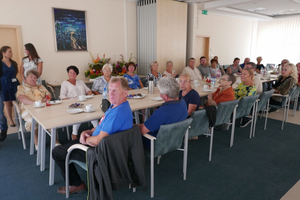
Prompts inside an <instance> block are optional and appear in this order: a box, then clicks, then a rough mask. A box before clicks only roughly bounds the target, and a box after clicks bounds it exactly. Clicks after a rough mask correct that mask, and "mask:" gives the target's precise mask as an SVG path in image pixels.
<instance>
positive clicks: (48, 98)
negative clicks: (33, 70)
mask: <svg viewBox="0 0 300 200" xmlns="http://www.w3.org/2000/svg"><path fill="white" fill-rule="evenodd" d="M50 105H51V104H50V97H49V95H47V96H46V106H50Z"/></svg>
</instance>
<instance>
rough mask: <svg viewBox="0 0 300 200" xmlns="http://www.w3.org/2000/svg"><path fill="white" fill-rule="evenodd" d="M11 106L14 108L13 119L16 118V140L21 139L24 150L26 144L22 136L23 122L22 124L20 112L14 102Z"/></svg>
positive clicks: (23, 130)
mask: <svg viewBox="0 0 300 200" xmlns="http://www.w3.org/2000/svg"><path fill="white" fill-rule="evenodd" d="M13 106H14V112H15V117H16V124H17V130H18V138H19V140H20V139H21V138H22V143H23V148H24V149H26V142H25V136H24V132H25V128H24V126H23V122H22V117H21V110H20V108H19V105H18V103H17V102H16V101H13ZM20 136H21V137H20Z"/></svg>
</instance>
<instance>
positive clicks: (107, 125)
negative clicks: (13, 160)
mask: <svg viewBox="0 0 300 200" xmlns="http://www.w3.org/2000/svg"><path fill="white" fill-rule="evenodd" d="M127 88H128V82H127V80H126V79H125V78H124V77H115V78H112V79H111V80H110V82H109V99H110V102H111V104H112V105H111V106H110V108H109V109H108V110H107V111H106V112H105V114H104V116H103V117H102V119H101V120H100V122H99V125H98V126H97V127H95V128H93V129H92V130H86V131H83V132H82V133H81V135H80V140H78V139H76V140H72V141H70V142H69V143H67V144H65V145H60V146H57V147H55V148H54V149H53V150H52V157H53V159H54V160H55V161H56V163H57V165H58V166H59V168H60V170H61V173H62V176H63V177H64V178H65V159H66V155H67V153H68V152H67V150H68V148H69V147H70V146H72V145H73V144H76V143H81V144H85V145H89V146H92V147H95V146H97V145H98V143H99V142H100V141H101V139H102V138H104V137H106V136H108V135H111V134H114V133H116V132H120V131H124V130H128V129H130V128H132V125H133V124H132V122H133V117H132V112H131V108H130V106H129V103H128V101H127V94H128V91H127ZM70 159H73V160H79V161H81V162H86V155H85V151H82V150H74V151H73V152H72V154H71V156H70ZM69 171H70V174H69V177H70V186H69V191H70V194H73V193H79V192H84V191H85V190H86V189H85V185H84V183H83V181H82V180H81V179H80V177H79V175H78V173H77V171H76V168H75V166H74V164H70V170H69ZM57 193H59V194H66V187H61V188H58V190H57Z"/></svg>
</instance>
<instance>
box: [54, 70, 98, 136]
mask: <svg viewBox="0 0 300 200" xmlns="http://www.w3.org/2000/svg"><path fill="white" fill-rule="evenodd" d="M67 72H68V76H69V79H68V80H66V81H63V82H62V84H61V88H60V98H61V99H63V100H65V99H74V98H77V97H78V96H80V95H91V94H93V93H92V91H91V90H90V89H89V88H88V87H87V86H86V85H85V83H84V82H83V81H82V80H77V79H76V77H77V75H78V74H79V70H78V68H77V67H76V66H69V67H68V68H67ZM92 124H93V126H94V127H96V126H97V125H98V120H93V121H92ZM79 127H80V124H74V125H73V132H72V139H73V140H75V139H77V138H78V137H77V134H78V129H79Z"/></svg>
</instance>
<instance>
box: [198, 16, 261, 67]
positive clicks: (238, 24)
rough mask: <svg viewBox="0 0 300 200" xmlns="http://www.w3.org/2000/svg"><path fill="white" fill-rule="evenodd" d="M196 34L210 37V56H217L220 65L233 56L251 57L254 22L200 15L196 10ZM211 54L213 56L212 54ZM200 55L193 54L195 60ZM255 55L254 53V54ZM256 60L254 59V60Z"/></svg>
mask: <svg viewBox="0 0 300 200" xmlns="http://www.w3.org/2000/svg"><path fill="white" fill-rule="evenodd" d="M197 17H198V29H196V36H205V37H210V52H209V55H210V58H209V60H210V59H211V58H212V57H213V56H218V57H219V62H220V64H221V65H225V64H231V63H232V62H233V59H234V58H235V57H239V58H240V59H241V63H242V62H243V61H244V58H245V57H251V48H252V44H251V43H252V32H253V28H254V27H255V26H256V22H255V21H253V20H248V19H241V18H235V17H229V16H224V15H217V14H210V13H209V12H208V15H202V13H200V12H198V14H197ZM212 55H213V56H212ZM201 56H202V55H195V57H196V59H197V61H198V60H199V58H200V57H201ZM254 57H255V55H254ZM255 62H256V61H255Z"/></svg>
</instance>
